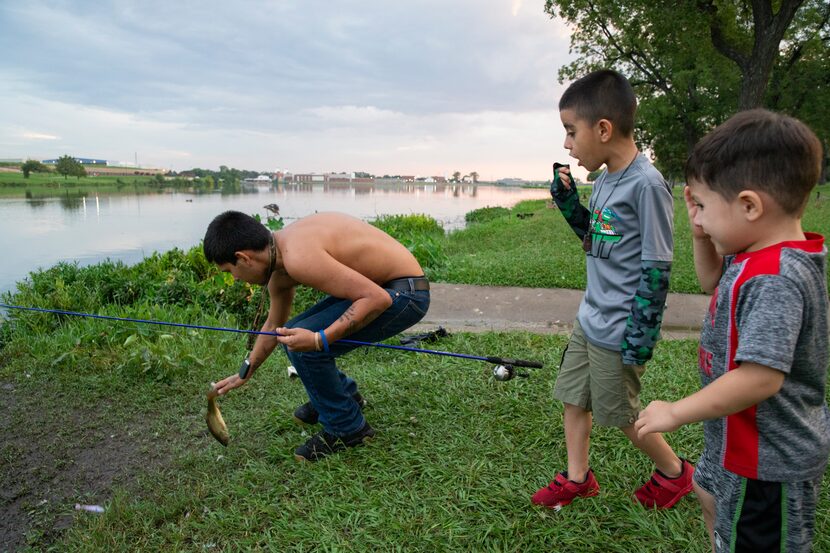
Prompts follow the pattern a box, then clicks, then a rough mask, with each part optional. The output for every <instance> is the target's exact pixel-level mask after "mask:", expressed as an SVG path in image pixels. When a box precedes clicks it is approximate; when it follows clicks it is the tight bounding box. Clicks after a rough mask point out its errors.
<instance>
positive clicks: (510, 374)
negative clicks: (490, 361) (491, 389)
mask: <svg viewBox="0 0 830 553" xmlns="http://www.w3.org/2000/svg"><path fill="white" fill-rule="evenodd" d="M517 376H518V377H521V378H527V377H528V376H530V375H528V374H527V373H520V372H517V371H516V369H515V367H513V365H510V364H504V365H496V366H495V367H493V378H495V379H496V380H498V381H500V382H506V381H508V380H513V379H514V378H516V377H517Z"/></svg>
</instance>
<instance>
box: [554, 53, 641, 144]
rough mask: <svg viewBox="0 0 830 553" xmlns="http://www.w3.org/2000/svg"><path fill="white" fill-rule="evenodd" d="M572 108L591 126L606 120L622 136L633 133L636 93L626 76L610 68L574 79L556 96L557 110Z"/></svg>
mask: <svg viewBox="0 0 830 553" xmlns="http://www.w3.org/2000/svg"><path fill="white" fill-rule="evenodd" d="M566 109H572V110H574V112H575V113H576V116H577V117H578V118H580V119H584V120H585V121H587V122H588V123H589V124H591V125H593V124H594V123H596V122H597V121H599V120H600V119H608V120H609V121H611V123H612V124H613V125H614V129H615V130H617V131H619V132H620V133H622V135H623V136H633V135H634V115H635V114H636V113H637V96H636V95H635V94H634V89H633V88H631V83H629V82H628V79H626V78H625V77H623V76H622V75H620V74H619V73H617V72H616V71H612V70H611V69H603V70H600V71H594V72H593V73H589V74H587V75H585V76H584V77H582V78H581V79H577V80H575V81H574V82H573V83H571V86H569V87H568V89H567V90H565V93H564V94H563V95H562V98H560V99H559V111H563V110H566Z"/></svg>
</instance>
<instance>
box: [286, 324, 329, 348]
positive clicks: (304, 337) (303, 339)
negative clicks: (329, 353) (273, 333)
mask: <svg viewBox="0 0 830 553" xmlns="http://www.w3.org/2000/svg"><path fill="white" fill-rule="evenodd" d="M277 334H279V336H277V342H279V343H280V344H282V345H284V346H286V347H287V348H288V351H318V348H317V344H318V340H320V338H317V333H316V332H312V331H311V330H307V329H305V328H278V329H277Z"/></svg>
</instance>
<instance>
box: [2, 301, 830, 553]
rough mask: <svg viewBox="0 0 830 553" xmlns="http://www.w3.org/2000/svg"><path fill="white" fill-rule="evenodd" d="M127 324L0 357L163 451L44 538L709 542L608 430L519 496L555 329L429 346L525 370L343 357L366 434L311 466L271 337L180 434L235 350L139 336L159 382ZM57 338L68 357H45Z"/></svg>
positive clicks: (299, 544)
mask: <svg viewBox="0 0 830 553" xmlns="http://www.w3.org/2000/svg"><path fill="white" fill-rule="evenodd" d="M174 311H175V310H174ZM177 314H178V313H175V312H174V315H177ZM128 332H130V331H129V330H124V329H118V328H117V327H113V325H111V324H110V323H105V322H101V321H90V320H81V321H71V322H70V321H67V322H66V323H65V324H62V325H61V326H60V327H59V328H58V329H56V330H55V331H53V332H51V333H50V336H49V337H42V338H39V339H36V340H35V342H34V343H33V344H31V345H32V347H33V349H32V352H33V353H32V354H30V355H29V356H23V357H22V358H19V359H7V364H6V366H5V367H4V368H3V369H2V371H0V376H2V377H3V379H4V380H5V379H7V378H14V376H15V375H19V374H21V373H28V374H30V375H31V376H30V378H27V379H17V381H18V383H19V388H18V390H17V392H16V393H17V394H23V393H25V392H26V390H27V389H28V390H35V389H37V390H38V393H39V394H41V396H42V399H43V401H44V405H50V404H52V403H53V402H56V403H60V401H56V400H58V399H59V398H61V397H63V398H66V397H71V398H72V402H73V403H75V404H76V405H91V406H95V405H99V404H100V403H101V402H102V401H106V402H107V404H109V405H112V406H113V407H112V408H111V409H110V410H108V412H107V417H106V418H107V419H108V421H109V425H108V427H109V428H113V429H115V430H116V431H117V430H118V429H119V428H120V427H121V426H122V425H123V426H125V427H131V428H135V427H136V420H140V421H145V423H144V430H145V432H146V433H147V434H148V435H149V436H153V435H155V438H152V437H151V438H149V441H150V445H151V447H153V446H152V444H153V442H155V443H156V444H157V445H156V447H159V448H165V449H172V450H173V451H174V455H173V460H172V463H171V464H170V465H169V466H165V467H161V468H159V469H155V470H149V471H146V472H144V471H139V480H138V484H137V486H136V488H134V489H131V490H130V491H129V492H128V491H126V490H124V489H116V490H113V491H114V497H113V499H112V500H111V501H110V502H108V503H107V504H106V507H107V512H106V514H104V515H102V516H95V515H88V514H86V513H80V514H76V518H75V523H74V525H73V526H72V527H71V529H70V530H69V531H68V533H67V534H66V535H65V536H63V537H62V538H61V540H60V541H58V542H57V543H55V544H52V546H51V549H52V550H55V551H203V550H217V551H310V550H318V551H517V552H518V551H544V550H552V551H580V552H598V553H599V552H602V553H605V552H675V551H676V552H690V553H694V552H701V553H702V552H704V551H708V545H707V538H706V535H705V532H704V528H703V523H702V520H701V518H700V512H699V508H698V506H697V503H696V501H694V500H693V499H691V498H687V499H685V500H683V501H682V502H681V503H680V504H679V505H678V506H677V507H676V508H674V509H672V510H671V511H668V512H650V511H646V510H644V509H642V508H640V507H638V506H636V505H635V504H633V503H632V501H631V497H630V494H631V492H632V490H633V489H634V488H635V487H636V486H637V485H639V484H640V483H641V481H642V480H643V479H644V478H646V476H647V475H648V473H649V472H650V470H651V467H650V466H649V464H648V462H647V460H646V458H645V457H644V456H643V455H641V454H639V453H637V452H636V451H635V450H634V449H633V448H632V447H631V446H630V444H628V443H627V441H626V439H625V438H624V437H623V436H622V434H621V433H620V432H618V431H616V430H613V429H602V428H597V429H595V431H594V434H593V441H592V465H593V468H594V470H595V472H596V474H597V477H598V479H599V481H600V484H601V486H602V492H601V495H600V496H599V497H597V498H594V499H589V500H582V501H579V502H577V503H574V504H573V505H572V506H570V507H568V508H567V509H565V510H563V511H561V512H560V513H554V512H552V511H548V510H544V509H538V508H533V507H531V505H530V504H529V497H530V495H531V494H532V493H533V492H534V491H535V490H536V489H537V488H538V487H540V486H542V485H545V484H547V482H548V480H550V479H551V478H552V477H553V475H554V474H555V472H556V471H557V470H561V469H562V468H563V467H564V465H565V461H566V454H565V447H564V442H563V429H562V413H561V405H560V404H558V403H557V402H554V401H552V399H551V388H552V385H553V382H554V380H555V376H556V366H557V362H558V359H559V356H560V354H561V351H562V348H563V346H564V344H565V338H564V337H560V336H538V335H532V334H527V333H506V334H496V333H490V334H484V335H469V334H459V335H455V336H453V337H451V338H449V339H444V340H442V341H441V342H440V343H438V344H437V345H436V346H435V347H436V348H438V349H444V350H449V351H458V352H470V353H477V354H499V355H505V356H517V357H526V358H532V359H539V360H542V361H544V362H545V365H546V368H545V369H542V370H534V371H532V375H531V377H530V378H528V379H516V380H513V381H510V382H497V381H494V380H493V379H492V378H491V377H489V376H488V371H487V368H488V367H487V366H484V365H482V364H480V363H476V362H466V361H459V360H454V359H447V358H441V357H435V356H428V355H423V354H421V355H419V354H407V353H396V352H388V351H384V350H377V349H366V350H364V351H359V352H356V353H354V354H352V355H350V356H347V357H345V358H343V360H342V368H343V369H344V370H345V371H347V372H348V373H349V374H351V375H353V376H354V377H355V378H356V379H357V380H358V381H359V382H360V383H361V386H362V387H361V390H362V391H363V393H364V395H365V396H366V397H367V398H368V400H369V402H370V407H369V408H367V410H366V414H367V417H368V419H369V420H370V421H371V422H372V424H373V425H374V426H376V427H377V429H378V431H379V434H378V437H377V438H376V440H375V441H373V442H372V443H371V444H370V445H368V446H366V447H363V448H357V449H353V450H349V451H347V452H345V453H344V454H340V455H338V456H335V457H333V458H331V459H328V460H325V461H323V462H321V463H318V464H315V465H311V464H299V463H297V462H296V461H295V460H294V459H293V456H292V455H291V452H292V450H293V448H294V447H295V446H297V445H298V444H299V443H301V442H302V441H304V439H305V438H306V436H305V435H304V434H303V433H302V430H301V429H300V428H299V427H297V426H295V424H294V423H293V422H292V421H291V418H290V413H291V411H292V410H293V408H294V407H295V406H296V405H298V404H299V403H302V402H303V401H305V397H304V392H303V390H302V386H301V385H300V384H299V383H298V382H296V381H291V380H289V379H288V378H287V377H286V376H285V366H286V364H287V361H286V359H285V357H284V356H283V355H282V354H279V353H278V354H276V355H275V356H274V358H273V359H272V360H270V361H269V362H268V363H267V364H266V365H265V366H263V367H262V368H261V369H260V371H259V372H258V373H257V375H256V377H255V378H254V379H253V380H252V381H251V383H250V384H249V385H247V386H246V387H244V388H242V389H240V390H237V391H235V392H233V393H232V394H231V395H229V396H228V397H226V398H224V399H223V400H222V403H221V407H222V410H223V413H224V416H225V420H226V422H227V423H228V426H229V429H230V432H231V443H230V446H229V447H228V448H227V449H225V448H222V447H221V446H219V445H218V444H217V443H216V442H214V441H213V440H212V438H210V437H194V430H195V429H196V428H198V427H199V426H200V425H201V424H203V423H202V420H201V417H202V414H203V412H204V403H205V402H204V396H203V390H204V389H205V384H206V382H208V381H209V380H212V379H216V378H218V377H221V376H224V375H226V374H228V373H229V372H232V370H233V369H232V368H233V367H235V365H236V362H237V361H238V359H239V357H240V355H241V354H242V351H241V349H240V348H239V340H238V339H235V338H229V337H225V336H223V335H219V336H217V335H215V334H208V333H205V332H197V333H192V332H187V331H176V332H173V333H171V334H167V333H160V332H157V333H154V334H155V336H154V337H153V336H147V337H146V338H147V339H150V340H157V341H158V340H161V341H163V342H164V343H165V346H164V347H165V348H166V350H167V353H168V354H169V355H171V356H172V357H174V358H176V359H178V360H179V361H180V363H181V364H182V365H185V366H186V370H182V371H181V372H180V373H179V374H177V375H176V376H175V378H173V380H172V381H170V382H167V383H158V382H155V381H154V380H153V379H151V378H146V377H144V376H142V375H141V374H140V373H136V372H134V371H131V370H128V369H126V368H124V365H123V363H122V361H123V356H124V355H125V353H124V352H123V350H124V349H128V348H123V347H122V346H121V341H122V340H121V339H122V338H123V336H124V335H125V334H126V333H128ZM101 335H108V336H110V337H111V339H109V340H105V342H109V345H107V343H101V342H95V341H93V342H89V341H88V339H89V337H95V336H101ZM162 335H167V336H170V337H169V338H166V339H162V338H161V336H162ZM76 343H77V344H78V345H74V346H73V345H72V344H76ZM67 348H68V349H69V351H71V352H72V354H73V355H74V358H73V361H72V362H71V363H57V364H53V363H52V362H53V358H54V355H55V353H57V351H63V350H65V349H67ZM695 352H696V343H695V342H694V341H676V342H663V343H661V344H660V346H659V347H658V350H657V355H656V357H655V359H654V360H653V361H652V362H651V363H650V365H649V369H648V371H647V373H646V376H645V379H644V393H643V400H644V401H646V402H647V401H649V400H650V399H654V398H657V397H660V398H665V399H673V398H678V397H680V396H682V395H684V394H688V393H690V392H692V391H694V390H695V389H697V386H698V381H697V375H696V370H695V368H694V363H693V360H694V358H695ZM190 356H196V357H198V358H199V359H200V360H201V363H194V362H192V361H189V359H190ZM658 391H659V393H658ZM64 403H66V402H65V401H64ZM668 439H669V441H670V443H671V444H672V445H673V447H675V449H676V450H677V451H678V452H680V453H681V454H682V455H684V456H688V457H689V458H691V459H695V458H696V457H697V455H699V453H700V451H701V447H702V435H701V429H700V427H699V426H698V425H694V426H689V427H684V428H683V429H681V430H679V431H678V432H675V433H673V434H671V435H669V436H668ZM79 493H82V490H79ZM822 493H823V501H822V504H821V505H822V506H821V509H820V512H819V516H818V519H817V528H816V530H817V531H816V534H817V541H816V548H815V550H816V551H824V550H828V549H827V548H830V524H829V523H830V520H828V518H829V517H828V503H827V496H828V487H827V484H825V486H824V488H823V491H822ZM64 510H65V511H68V510H69V508H68V506H64ZM30 545H31V547H32V548H33V549H36V550H40V549H41V546H42V545H43V544H42V543H40V542H38V540H37V539H35V540H34V541H33V542H31V543H30Z"/></svg>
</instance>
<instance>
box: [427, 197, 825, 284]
mask: <svg viewBox="0 0 830 553" xmlns="http://www.w3.org/2000/svg"><path fill="white" fill-rule="evenodd" d="M822 188H825V187H822ZM674 196H675V201H674V225H675V228H674V263H673V265H672V275H671V282H670V291H672V292H679V293H700V292H701V289H700V286H699V284H698V282H697V276H696V275H695V269H694V256H693V252H692V240H691V233H690V229H689V220H688V216H687V215H686V207H685V203H684V202H683V198H682V189H680V188H676V189H675V190H674ZM549 206H550V202H546V201H543V200H531V201H525V202H520V203H519V204H518V205H516V206H515V207H514V208H513V209H511V210H510V211H509V213H507V214H505V215H503V216H500V217H495V218H493V219H490V220H487V221H486V222H482V223H474V224H471V225H469V226H468V228H466V229H464V230H461V231H457V232H453V233H450V234H448V235H447V238H446V240H447V243H446V246H445V248H444V253H445V254H446V262H445V263H444V264H443V265H441V266H440V267H433V268H431V276H432V278H433V279H435V280H440V281H445V282H454V283H459V284H487V285H492V286H530V287H539V288H573V289H584V288H585V282H586V281H585V278H586V277H585V262H584V255H585V254H584V253H583V252H582V247H581V244H580V242H579V240H578V239H577V238H576V236H575V235H574V233H573V231H572V230H571V229H570V227H568V225H567V223H565V221H564V218H563V217H562V214H561V213H559V211H558V210H556V209H550V208H549ZM803 225H804V229H805V230H807V231H811V232H817V233H819V234H822V235H823V236H826V237H830V199H828V191H826V190H823V191H822V198H821V199H820V200H814V199H811V200H810V202H809V204H808V206H807V210H806V212H805V215H804V222H803ZM828 282H829V283H830V276H829V277H828Z"/></svg>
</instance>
